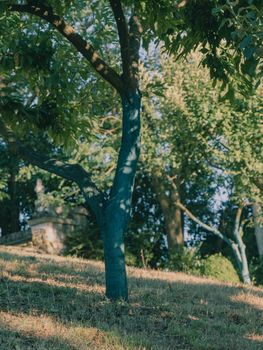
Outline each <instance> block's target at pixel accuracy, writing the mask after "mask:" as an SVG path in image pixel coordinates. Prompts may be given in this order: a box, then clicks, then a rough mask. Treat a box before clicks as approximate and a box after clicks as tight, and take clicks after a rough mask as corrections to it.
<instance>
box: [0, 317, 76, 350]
mask: <svg viewBox="0 0 263 350" xmlns="http://www.w3.org/2000/svg"><path fill="white" fill-rule="evenodd" d="M0 349H1V350H2V349H3V350H11V349H14V350H16V349H38V350H45V349H53V350H72V347H70V345H69V344H67V343H66V342H63V341H61V340H59V339H58V337H46V338H44V339H41V338H39V337H36V336H33V335H26V334H23V333H22V332H19V331H14V330H10V329H8V328H7V327H6V326H2V325H1V323H0Z"/></svg>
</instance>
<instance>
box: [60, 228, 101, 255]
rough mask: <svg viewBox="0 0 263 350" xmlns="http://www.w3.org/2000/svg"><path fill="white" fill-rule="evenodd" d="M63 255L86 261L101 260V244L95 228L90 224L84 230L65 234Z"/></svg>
mask: <svg viewBox="0 0 263 350" xmlns="http://www.w3.org/2000/svg"><path fill="white" fill-rule="evenodd" d="M65 255H74V256H78V257H82V258H86V259H95V260H103V244H102V241H101V239H99V232H98V229H97V227H96V226H95V225H94V224H92V223H90V224H89V225H87V228H86V229H85V230H84V229H82V230H79V231H75V232H74V233H71V234H67V236H66V239H65Z"/></svg>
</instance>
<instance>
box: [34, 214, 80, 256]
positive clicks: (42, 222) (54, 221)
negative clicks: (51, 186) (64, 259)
mask: <svg viewBox="0 0 263 350" xmlns="http://www.w3.org/2000/svg"><path fill="white" fill-rule="evenodd" d="M29 225H30V227H31V230H32V243H33V245H34V246H35V247H37V248H39V249H41V250H42V251H44V252H46V253H50V254H62V253H63V251H64V247H65V246H64V241H65V238H66V236H67V234H70V233H74V232H75V231H79V230H82V229H85V227H86V226H87V211H86V210H85V208H76V209H74V210H73V211H72V212H71V213H70V215H69V216H68V218H63V217H60V216H59V215H57V216H48V215H46V216H40V217H36V218H33V219H32V220H30V221H29Z"/></svg>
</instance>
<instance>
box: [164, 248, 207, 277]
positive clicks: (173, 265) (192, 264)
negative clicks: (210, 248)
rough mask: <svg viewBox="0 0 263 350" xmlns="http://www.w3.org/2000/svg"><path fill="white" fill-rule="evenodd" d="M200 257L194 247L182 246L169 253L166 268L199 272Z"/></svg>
mask: <svg viewBox="0 0 263 350" xmlns="http://www.w3.org/2000/svg"><path fill="white" fill-rule="evenodd" d="M200 267H201V257H200V255H199V254H198V250H197V249H196V248H186V247H184V248H182V249H180V250H177V251H176V252H174V253H173V254H170V257H169V263H168V268H169V270H172V271H181V272H186V273H192V274H198V275H199V274H200Z"/></svg>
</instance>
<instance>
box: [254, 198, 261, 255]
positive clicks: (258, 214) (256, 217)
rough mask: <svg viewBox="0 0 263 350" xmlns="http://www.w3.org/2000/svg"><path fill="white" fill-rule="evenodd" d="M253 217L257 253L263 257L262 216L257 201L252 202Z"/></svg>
mask: <svg viewBox="0 0 263 350" xmlns="http://www.w3.org/2000/svg"><path fill="white" fill-rule="evenodd" d="M253 217H254V226H255V236H256V240H257V247H258V254H259V256H260V258H262V257H263V218H262V209H261V207H260V205H259V204H258V203H254V204H253Z"/></svg>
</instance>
